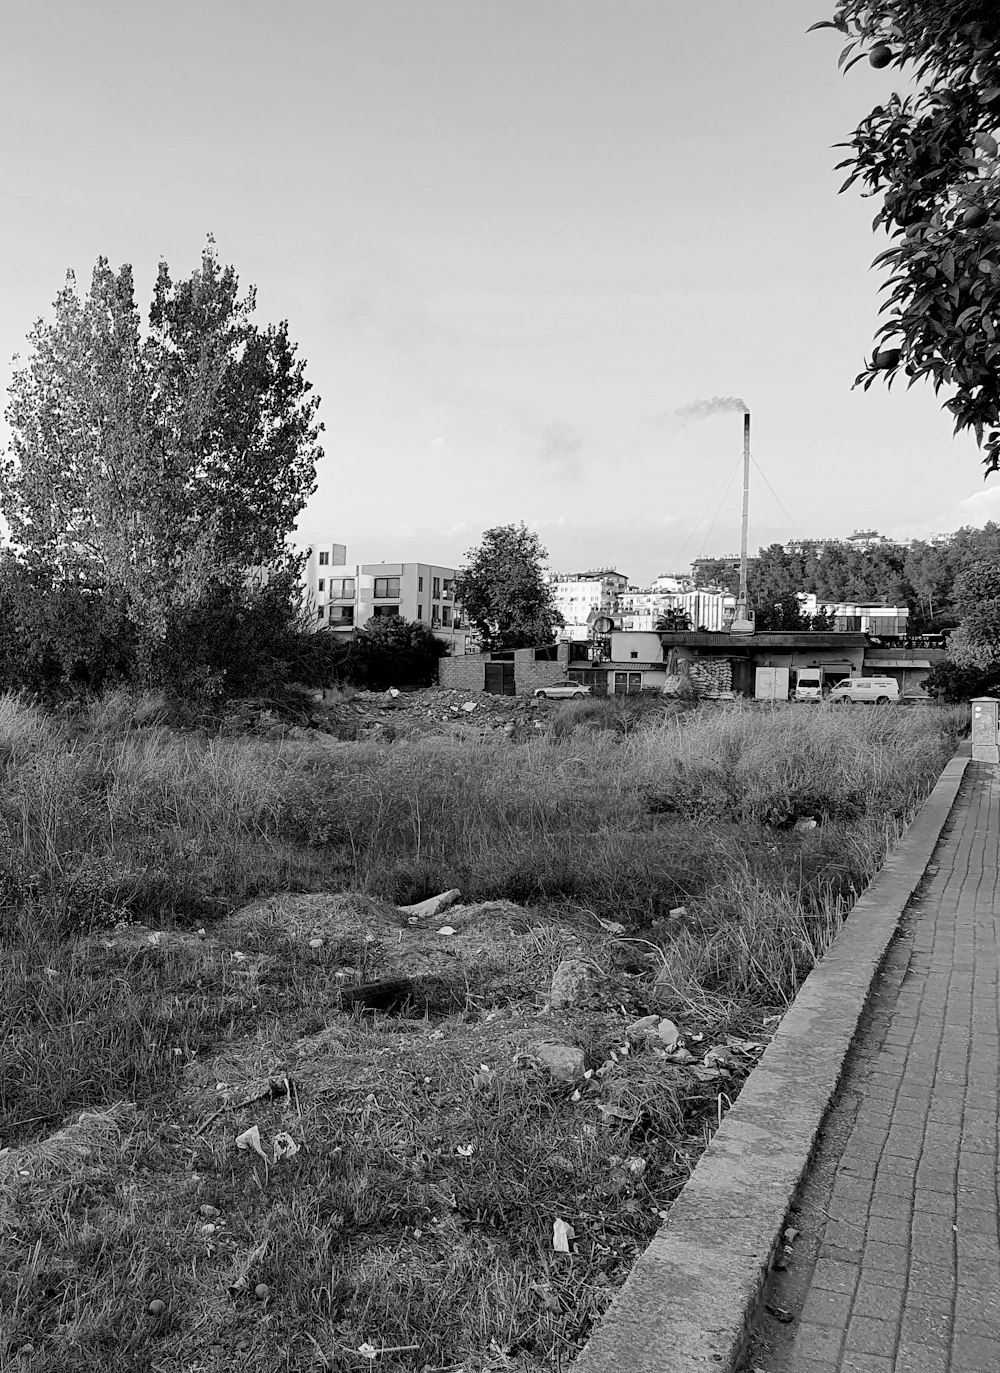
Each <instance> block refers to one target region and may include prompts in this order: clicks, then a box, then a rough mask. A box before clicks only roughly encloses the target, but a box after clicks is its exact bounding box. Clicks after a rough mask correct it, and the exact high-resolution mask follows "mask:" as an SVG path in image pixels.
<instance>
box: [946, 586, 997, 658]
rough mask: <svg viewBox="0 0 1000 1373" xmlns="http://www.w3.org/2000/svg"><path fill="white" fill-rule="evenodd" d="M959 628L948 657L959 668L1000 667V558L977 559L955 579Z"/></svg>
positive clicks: (950, 646) (952, 638)
mask: <svg viewBox="0 0 1000 1373" xmlns="http://www.w3.org/2000/svg"><path fill="white" fill-rule="evenodd" d="M955 602H956V605H957V607H958V612H959V615H960V617H961V618H960V622H959V626H958V628H957V629H956V630H955V631H954V633H953V634H952V635H951V637H950V638H949V640H948V658H949V660H950V661H951V662H952V663H954V664H955V665H956V667H960V668H971V669H975V670H976V671H978V672H987V671H989V670H991V669H994V668H1000V562H997V561H990V562H986V561H983V562H978V563H974V564H973V565H972V566H971V567H968V568H966V569H965V570H964V571H963V572H961V573H959V575H958V577H957V578H956V579H955Z"/></svg>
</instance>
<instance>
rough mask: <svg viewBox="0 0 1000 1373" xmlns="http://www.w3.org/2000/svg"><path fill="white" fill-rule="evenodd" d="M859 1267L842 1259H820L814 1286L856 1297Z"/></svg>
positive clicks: (814, 1273)
mask: <svg viewBox="0 0 1000 1373" xmlns="http://www.w3.org/2000/svg"><path fill="white" fill-rule="evenodd" d="M858 1274H859V1265H857V1264H853V1263H845V1262H843V1261H842V1260H841V1259H820V1260H819V1262H818V1263H817V1264H816V1267H815V1269H814V1270H813V1277H812V1286H813V1287H820V1288H823V1289H824V1290H825V1291H827V1292H846V1293H847V1294H848V1296H853V1295H854V1289H855V1287H857V1285H858Z"/></svg>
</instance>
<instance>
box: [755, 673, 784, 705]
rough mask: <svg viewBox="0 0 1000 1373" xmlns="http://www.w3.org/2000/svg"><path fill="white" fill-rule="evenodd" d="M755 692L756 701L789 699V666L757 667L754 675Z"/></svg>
mask: <svg viewBox="0 0 1000 1373" xmlns="http://www.w3.org/2000/svg"><path fill="white" fill-rule="evenodd" d="M753 694H754V700H756V701H787V700H788V668H787V667H759V668H757V671H756V673H755V675H754V688H753Z"/></svg>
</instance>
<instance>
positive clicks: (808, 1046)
mask: <svg viewBox="0 0 1000 1373" xmlns="http://www.w3.org/2000/svg"><path fill="white" fill-rule="evenodd" d="M968 762H969V760H968V758H964V757H958V756H956V757H955V758H953V759H952V760H951V761H950V762H949V763H947V764H946V765H945V768H944V771H943V772H942V773H941V776H940V777H939V779H938V781H937V785H936V786H935V787H934V789H933V791H932V792H931V794H930V795H929V796H928V798H927V800H926V801H925V802H924V804H923V806H922V807H921V809H920V810H919V812H918V813H917V815H916V817H915V819H914V820H913V822H912V824H911V825H910V826H909V828H908V829H907V831H906V833H905V834H904V835H903V837H902V839H901V840H900V841H899V843H898V844H897V845H896V847H895V849H894V850H893V852H892V854H891V855H890V856H889V858H888V859H887V861H886V863H885V865H884V866H883V867H882V869H881V871H880V872H879V873H878V874H877V875H876V877H875V879H874V880H873V881H872V882H871V883H870V885H869V886H868V887H867V889H866V890H865V891H864V893H863V894H862V895H861V896H860V897H859V899H858V900H857V901H856V902H855V904H854V907H853V909H852V911H851V915H850V918H849V919H848V921H847V923H846V924H845V925H844V928H843V929H842V930H841V932H840V934H839V935H838V936H837V938H836V939H835V940H834V942H833V944H832V945H831V947H830V949H829V951H828V953H827V955H826V957H825V958H824V959H823V960H822V962H821V963H819V964H818V965H817V966H816V967H815V968H814V969H813V971H812V972H811V973H810V974H809V976H808V977H807V978H806V980H805V982H804V983H803V984H802V987H801V988H800V990H799V994H798V996H797V997H796V998H795V1000H794V1002H793V1003H792V1005H791V1007H790V1008H789V1010H788V1011H787V1012H786V1014H785V1016H784V1019H783V1020H782V1022H781V1024H780V1026H779V1027H778V1031H777V1033H776V1034H775V1036H774V1039H773V1040H772V1041H771V1043H770V1044H769V1045H768V1047H767V1049H766V1050H765V1052H764V1054H763V1055H762V1057H761V1060H760V1063H759V1064H758V1065H757V1067H756V1068H755V1069H754V1070H753V1072H752V1073H751V1074H750V1077H749V1078H748V1079H747V1083H746V1085H745V1086H744V1088H743V1090H742V1092H741V1093H740V1095H739V1097H738V1099H737V1101H736V1103H735V1105H734V1106H733V1108H732V1110H731V1111H730V1112H729V1114H728V1115H727V1116H726V1118H725V1120H724V1121H723V1123H722V1126H721V1128H720V1129H719V1130H718V1131H717V1132H716V1134H715V1137H714V1138H713V1140H712V1142H711V1144H709V1146H708V1148H707V1149H706V1150H705V1152H704V1154H703V1155H702V1156H701V1159H700V1160H699V1162H698V1164H697V1166H696V1168H695V1170H694V1172H693V1173H692V1174H691V1177H690V1179H689V1180H688V1182H687V1184H686V1185H685V1187H684V1190H683V1191H682V1192H681V1194H680V1196H679V1197H678V1198H677V1200H676V1201H675V1202H674V1205H673V1207H672V1208H671V1211H670V1214H669V1216H668V1217H667V1219H666V1220H665V1221H664V1223H663V1225H662V1226H661V1227H660V1229H659V1231H658V1232H657V1234H656V1235H655V1236H654V1238H653V1240H652V1241H651V1243H650V1245H649V1247H648V1248H647V1249H646V1250H645V1252H644V1253H643V1254H642V1255H641V1256H640V1257H639V1259H638V1260H637V1262H636V1265H635V1267H634V1268H633V1270H632V1272H631V1273H630V1274H629V1276H628V1278H627V1279H626V1281H625V1284H624V1286H623V1287H622V1289H621V1291H620V1293H619V1294H618V1296H617V1297H616V1299H615V1301H614V1302H613V1303H612V1305H611V1306H610V1308H609V1309H608V1311H607V1313H606V1314H605V1316H604V1318H603V1320H602V1321H601V1324H600V1325H599V1326H598V1327H597V1329H596V1330H595V1331H594V1333H593V1335H592V1336H591V1338H590V1340H589V1342H588V1344H587V1345H586V1347H585V1348H584V1349H583V1351H582V1353H581V1354H580V1357H579V1358H578V1359H577V1361H576V1363H575V1364H574V1369H575V1370H577V1373H621V1370H623V1369H627V1370H628V1373H703V1370H706V1369H711V1370H713V1373H735V1370H736V1369H738V1368H739V1365H740V1363H741V1361H742V1359H743V1356H744V1354H745V1352H746V1341H747V1335H748V1330H749V1325H750V1322H751V1321H752V1319H753V1317H754V1315H755V1312H756V1308H757V1303H758V1300H759V1298H760V1294H761V1291H762V1288H763V1285H764V1280H765V1278H766V1276H767V1273H768V1269H769V1268H770V1265H771V1260H772V1258H773V1257H774V1253H775V1250H776V1248H777V1245H778V1242H779V1238H780V1235H781V1232H782V1229H783V1228H784V1225H785V1218H786V1216H787V1214H788V1209H789V1207H790V1205H791V1203H792V1201H793V1200H794V1198H795V1194H796V1192H797V1190H798V1187H799V1183H800V1181H801V1179H802V1176H803V1174H804V1173H805V1170H806V1167H807V1166H808V1163H809V1160H810V1157H811V1155H812V1151H813V1146H814V1145H815V1142H816V1138H817V1135H818V1134H819V1129H820V1126H821V1125H822V1123H823V1118H824V1116H825V1114H826V1110H827V1107H828V1106H829V1104H830V1101H831V1099H832V1097H833V1094H834V1092H835V1091H836V1088H837V1083H838V1082H839V1080H840V1074H841V1070H842V1068H843V1064H844V1060H845V1058H846V1057H847V1052H848V1050H849V1049H850V1047H851V1043H852V1041H853V1039H854V1034H855V1031H856V1029H857V1026H858V1021H859V1019H860V1018H861V1014H862V1012H863V1011H864V1008H865V1005H866V1003H867V1001H868V996H869V993H870V991H871V988H872V984H873V983H874V981H875V978H876V976H877V974H878V970H879V968H880V967H881V964H882V960H883V958H884V956H885V952H886V950H887V948H888V947H889V943H890V941H891V940H892V937H893V935H894V934H895V932H896V928H897V926H898V924H899V920H900V917H901V915H902V913H903V910H904V908H905V907H906V904H907V902H908V901H909V900H910V897H911V896H912V895H913V893H914V891H915V890H916V888H917V885H918V883H919V882H920V879H921V877H922V876H923V874H924V869H925V868H926V866H927V864H928V863H929V862H930V858H931V855H932V853H933V852H934V848H935V845H936V844H937V842H938V839H939V838H940V836H941V831H942V829H943V828H944V825H945V821H946V820H947V819H948V816H949V814H950V812H951V808H952V805H953V804H954V801H955V797H956V796H957V795H958V789H959V786H960V785H961V781H962V777H963V776H964V773H965V769H966V767H967V765H968Z"/></svg>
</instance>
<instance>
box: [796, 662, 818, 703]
mask: <svg viewBox="0 0 1000 1373" xmlns="http://www.w3.org/2000/svg"><path fill="white" fill-rule="evenodd" d="M822 699H823V674H822V672H821V671H820V670H819V668H818V667H804V668H800V669H799V670H798V672H796V674H795V690H794V691H793V692H792V700H793V701H821V700H822Z"/></svg>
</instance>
